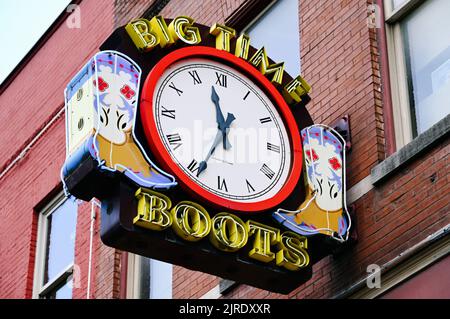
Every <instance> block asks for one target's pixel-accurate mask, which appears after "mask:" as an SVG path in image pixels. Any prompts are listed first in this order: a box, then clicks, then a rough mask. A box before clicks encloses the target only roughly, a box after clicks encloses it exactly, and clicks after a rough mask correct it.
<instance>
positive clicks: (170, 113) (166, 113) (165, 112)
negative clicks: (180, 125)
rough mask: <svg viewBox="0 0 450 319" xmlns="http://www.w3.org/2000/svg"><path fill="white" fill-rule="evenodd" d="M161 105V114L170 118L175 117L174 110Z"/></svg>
mask: <svg viewBox="0 0 450 319" xmlns="http://www.w3.org/2000/svg"><path fill="white" fill-rule="evenodd" d="M161 107H162V108H163V109H162V110H161V115H162V116H166V117H169V118H171V119H175V110H168V109H166V108H165V107H164V106H162V105H161Z"/></svg>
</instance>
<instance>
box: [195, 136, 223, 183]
mask: <svg viewBox="0 0 450 319" xmlns="http://www.w3.org/2000/svg"><path fill="white" fill-rule="evenodd" d="M221 138H222V132H220V131H218V132H217V134H216V138H215V139H214V142H213V144H212V146H211V149H210V150H209V152H208V154H207V155H206V158H205V159H204V160H203V161H201V162H200V164H199V166H198V171H197V177H198V176H199V175H200V173H201V172H203V171H204V170H205V169H206V167H207V166H208V164H207V162H208V160H209V158H210V157H211V155H212V154H213V153H214V151H215V150H216V147H217V145H219V143H220V140H221Z"/></svg>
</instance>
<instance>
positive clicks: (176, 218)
mask: <svg viewBox="0 0 450 319" xmlns="http://www.w3.org/2000/svg"><path fill="white" fill-rule="evenodd" d="M171 214H172V218H173V223H172V228H173V230H174V231H175V233H176V234H177V235H178V236H180V237H181V238H183V239H185V240H189V241H198V240H200V239H202V238H203V237H205V236H206V235H208V233H209V231H210V230H211V218H210V217H209V214H208V212H207V211H206V210H205V209H204V208H203V207H202V206H200V205H199V204H196V203H193V202H188V201H184V202H180V203H179V204H178V205H176V206H175V207H174V208H172V210H171Z"/></svg>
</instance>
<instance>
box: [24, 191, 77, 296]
mask: <svg viewBox="0 0 450 319" xmlns="http://www.w3.org/2000/svg"><path fill="white" fill-rule="evenodd" d="M76 221H77V203H76V201H75V200H74V199H65V198H64V196H63V195H62V194H61V195H60V196H58V197H57V198H56V199H55V200H53V201H52V202H51V203H50V204H49V205H47V207H45V208H44V209H43V210H42V212H41V213H40V214H39V221H38V240H37V242H38V244H37V254H36V267H35V276H34V290H33V297H34V298H44V299H71V298H72V282H73V278H72V274H73V267H74V264H73V261H74V252H75V229H76Z"/></svg>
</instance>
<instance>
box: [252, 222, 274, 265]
mask: <svg viewBox="0 0 450 319" xmlns="http://www.w3.org/2000/svg"><path fill="white" fill-rule="evenodd" d="M247 227H248V229H249V235H255V241H254V242H253V249H252V250H250V252H249V253H248V255H249V257H251V258H254V259H257V260H259V261H263V262H270V261H272V260H274V259H275V253H273V252H271V251H270V246H271V245H275V244H277V243H279V242H280V230H279V229H277V228H274V227H270V226H267V225H264V224H260V223H257V222H254V221H252V220H249V221H247Z"/></svg>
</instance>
